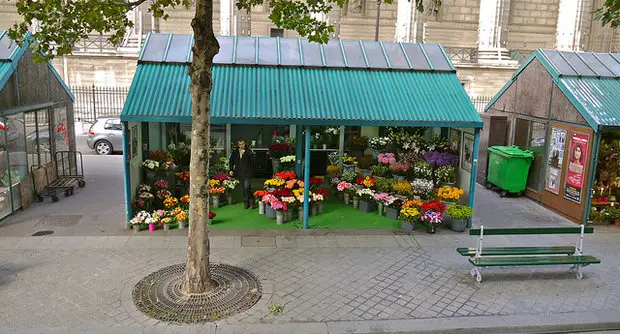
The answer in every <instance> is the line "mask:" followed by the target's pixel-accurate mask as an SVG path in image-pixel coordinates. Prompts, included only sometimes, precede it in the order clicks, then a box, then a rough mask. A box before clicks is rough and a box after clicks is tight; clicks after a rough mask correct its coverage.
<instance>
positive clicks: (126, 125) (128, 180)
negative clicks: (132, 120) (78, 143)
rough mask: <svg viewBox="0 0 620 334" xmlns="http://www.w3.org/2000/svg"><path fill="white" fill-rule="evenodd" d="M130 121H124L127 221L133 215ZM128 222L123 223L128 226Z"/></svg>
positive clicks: (125, 226)
mask: <svg viewBox="0 0 620 334" xmlns="http://www.w3.org/2000/svg"><path fill="white" fill-rule="evenodd" d="M130 140H131V138H129V123H128V122H123V162H124V163H123V166H124V168H125V214H126V218H127V222H128V221H130V220H131V218H132V217H133V215H132V212H131V164H130V162H131V161H130V160H131V152H129V141H130ZM127 222H125V224H124V225H123V227H124V228H127Z"/></svg>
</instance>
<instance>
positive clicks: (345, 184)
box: [336, 181, 353, 205]
mask: <svg viewBox="0 0 620 334" xmlns="http://www.w3.org/2000/svg"><path fill="white" fill-rule="evenodd" d="M351 187H353V184H352V183H349V182H346V181H340V183H338V186H336V189H337V190H338V191H339V192H341V193H344V204H346V205H349V202H350V200H351V194H350V193H349V191H348V189H350V188H351Z"/></svg>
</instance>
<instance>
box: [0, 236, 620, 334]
mask: <svg viewBox="0 0 620 334" xmlns="http://www.w3.org/2000/svg"><path fill="white" fill-rule="evenodd" d="M610 235H611V237H610ZM619 237H620V234H617V233H610V234H601V235H595V236H594V237H592V238H590V239H588V240H587V241H586V249H587V253H588V254H593V255H596V256H599V257H600V258H601V259H602V264H601V265H595V266H590V267H586V268H585V269H584V271H585V274H586V277H585V278H584V280H583V281H579V280H577V279H575V278H574V275H571V274H568V271H567V268H565V267H547V268H506V269H493V270H489V271H488V272H485V273H484V278H485V281H484V282H483V283H482V284H480V285H479V284H477V283H475V282H474V281H473V279H472V278H471V277H470V276H469V269H470V266H469V265H468V263H467V261H466V259H465V258H462V257H460V256H459V255H458V254H456V252H455V251H454V248H455V247H456V246H458V245H459V244H462V243H466V242H468V241H469V242H471V241H472V240H469V239H467V238H466V237H459V238H454V237H452V239H451V240H449V239H448V237H446V236H441V235H433V236H430V235H429V236H427V235H417V236H415V237H409V236H368V237H366V236H337V237H333V236H331V237H330V236H322V237H318V236H317V237H314V236H311V237H297V238H291V237H286V238H276V242H275V243H274V244H273V245H267V246H268V247H264V246H263V245H259V246H257V244H260V242H257V239H256V238H254V239H252V238H247V239H244V238H239V237H214V238H213V248H214V249H213V252H212V260H213V261H215V262H225V263H228V264H232V265H238V266H241V267H244V268H246V269H249V270H251V271H252V272H254V273H255V274H256V275H257V276H258V277H259V278H260V279H261V280H262V282H263V285H264V287H265V288H264V290H265V291H264V295H263V298H262V299H261V301H260V302H259V303H258V304H257V305H256V306H255V307H254V308H252V309H251V310H250V311H248V312H247V313H244V314H241V315H238V316H235V317H233V318H230V319H228V320H225V321H222V322H220V323H218V324H217V325H218V327H220V328H226V326H227V325H231V324H234V325H237V326H238V325H245V324H247V325H248V326H250V325H253V324H283V323H289V324H290V323H300V324H301V323H306V322H326V321H357V322H361V321H364V320H399V319H434V318H443V319H446V318H459V317H473V316H504V315H532V316H534V315H536V316H540V315H553V314H569V313H573V312H586V311H588V312H593V311H601V312H605V311H614V312H618V311H620V285H619V284H618V278H619V277H620V238H619ZM252 241H254V243H252ZM548 241H549V243H551V244H561V243H566V242H572V241H573V240H572V238H568V239H561V238H558V237H555V238H553V239H549V240H548ZM497 242H503V241H501V240H498V241H497ZM244 245H249V246H244ZM345 245H346V246H345ZM185 247H186V240H185V239H184V238H183V237H140V236H136V237H122V236H120V237H112V236H111V237H59V236H50V237H32V238H18V237H3V238H0V296H1V298H0V328H2V329H3V330H2V331H5V330H6V331H9V332H17V331H19V330H22V331H24V332H33V329H35V328H45V329H47V330H43V331H42V332H49V329H56V330H57V331H59V332H69V331H74V332H84V331H87V332H88V331H91V330H90V329H92V328H107V327H112V328H111V330H113V328H115V327H119V330H120V329H123V328H124V329H132V328H139V330H138V331H145V332H159V331H165V330H172V329H175V330H177V329H178V330H180V331H187V330H191V331H194V330H196V331H201V330H213V328H214V327H213V325H212V324H206V325H199V326H184V327H177V326H170V325H168V324H162V323H158V322H157V321H156V320H153V319H151V318H148V317H147V316H145V315H143V314H141V313H140V312H139V311H138V310H137V309H136V308H135V306H134V305H133V302H132V300H131V289H132V288H133V286H134V285H135V284H136V283H137V282H138V280H140V279H141V278H143V277H144V276H146V275H147V274H149V273H151V272H153V271H155V270H157V269H159V268H161V267H164V266H168V265H171V264H175V263H180V262H183V260H184V254H185ZM272 303H278V304H282V305H284V312H283V313H282V314H281V315H279V316H273V315H271V314H269V312H268V305H269V304H272ZM320 331H321V330H318V329H317V332H320ZM97 332H99V330H97ZM114 332H118V331H116V330H114ZM132 332H135V331H134V330H132ZM284 332H286V331H284Z"/></svg>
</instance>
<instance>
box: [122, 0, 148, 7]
mask: <svg viewBox="0 0 620 334" xmlns="http://www.w3.org/2000/svg"><path fill="white" fill-rule="evenodd" d="M145 2H146V0H137V1H134V2H128V3H127V6H128V7H129V8H130V9H134V8H136V7H138V6H140V5H141V4H143V3H145Z"/></svg>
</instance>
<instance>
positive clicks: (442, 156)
mask: <svg viewBox="0 0 620 334" xmlns="http://www.w3.org/2000/svg"><path fill="white" fill-rule="evenodd" d="M424 160H426V162H428V163H429V164H431V165H433V166H434V167H442V166H456V164H457V163H458V158H457V157H456V156H455V155H452V154H450V153H447V152H441V153H439V152H436V151H428V152H426V153H424Z"/></svg>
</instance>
